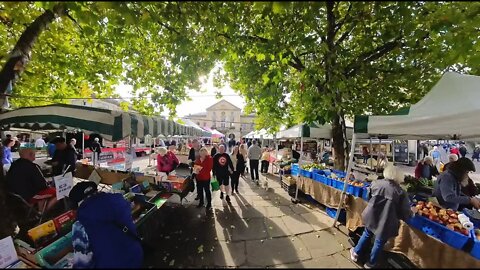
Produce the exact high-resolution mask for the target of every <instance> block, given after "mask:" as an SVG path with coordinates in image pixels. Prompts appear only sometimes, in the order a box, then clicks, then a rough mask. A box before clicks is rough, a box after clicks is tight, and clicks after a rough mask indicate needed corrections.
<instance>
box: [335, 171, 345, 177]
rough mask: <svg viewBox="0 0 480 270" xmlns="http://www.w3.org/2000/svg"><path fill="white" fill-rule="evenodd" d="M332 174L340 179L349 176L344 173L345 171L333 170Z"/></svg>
mask: <svg viewBox="0 0 480 270" xmlns="http://www.w3.org/2000/svg"><path fill="white" fill-rule="evenodd" d="M332 172H333V173H334V174H336V175H337V176H338V177H345V176H347V173H346V172H344V171H339V170H333V169H332Z"/></svg>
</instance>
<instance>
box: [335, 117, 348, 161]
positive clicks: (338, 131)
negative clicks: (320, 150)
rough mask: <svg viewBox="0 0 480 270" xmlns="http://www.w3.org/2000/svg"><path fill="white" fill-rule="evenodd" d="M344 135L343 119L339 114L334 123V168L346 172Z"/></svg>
mask: <svg viewBox="0 0 480 270" xmlns="http://www.w3.org/2000/svg"><path fill="white" fill-rule="evenodd" d="M343 134H344V133H343V128H342V123H341V118H340V116H339V115H338V114H337V115H335V117H334V119H333V122H332V137H333V149H334V150H335V159H334V167H335V169H337V170H345V145H344V143H345V140H344V138H343Z"/></svg>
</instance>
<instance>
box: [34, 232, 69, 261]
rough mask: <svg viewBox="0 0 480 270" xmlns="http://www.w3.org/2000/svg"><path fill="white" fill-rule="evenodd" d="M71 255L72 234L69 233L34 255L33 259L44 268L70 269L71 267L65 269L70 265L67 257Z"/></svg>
mask: <svg viewBox="0 0 480 270" xmlns="http://www.w3.org/2000/svg"><path fill="white" fill-rule="evenodd" d="M61 255H63V256H61ZM71 255H73V246H72V233H71V232H70V233H68V234H67V235H65V236H63V237H61V238H60V239H58V240H57V241H55V242H53V243H51V244H50V245H48V246H46V247H45V248H43V249H41V250H40V251H38V252H37V253H36V254H35V258H36V259H37V262H38V264H39V265H40V266H42V267H45V268H57V269H58V268H71V267H72V266H71V265H70V267H67V266H68V265H69V263H70V262H69V256H71ZM60 256H61V257H60ZM58 257H60V259H58Z"/></svg>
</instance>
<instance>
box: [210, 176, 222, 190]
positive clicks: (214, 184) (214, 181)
mask: <svg viewBox="0 0 480 270" xmlns="http://www.w3.org/2000/svg"><path fill="white" fill-rule="evenodd" d="M210 184H211V185H212V191H217V190H220V185H219V184H218V181H217V178H216V177H215V176H214V177H213V178H212V181H211V182H210Z"/></svg>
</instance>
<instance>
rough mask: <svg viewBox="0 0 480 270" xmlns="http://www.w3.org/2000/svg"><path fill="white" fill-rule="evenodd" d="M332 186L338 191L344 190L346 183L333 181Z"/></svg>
mask: <svg viewBox="0 0 480 270" xmlns="http://www.w3.org/2000/svg"><path fill="white" fill-rule="evenodd" d="M332 183H333V184H332V186H333V187H334V188H336V189H338V190H343V186H344V185H345V183H344V182H342V181H338V180H335V179H332Z"/></svg>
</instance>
